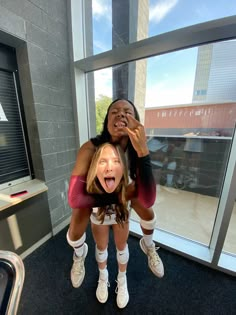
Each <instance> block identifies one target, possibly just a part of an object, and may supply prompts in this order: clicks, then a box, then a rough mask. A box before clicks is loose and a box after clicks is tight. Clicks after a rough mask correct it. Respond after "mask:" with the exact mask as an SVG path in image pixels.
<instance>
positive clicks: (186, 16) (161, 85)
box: [92, 0, 236, 107]
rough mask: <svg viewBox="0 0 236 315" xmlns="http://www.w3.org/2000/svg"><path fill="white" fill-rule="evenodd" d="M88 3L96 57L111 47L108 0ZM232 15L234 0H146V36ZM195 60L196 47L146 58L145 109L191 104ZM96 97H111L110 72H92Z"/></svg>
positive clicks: (108, 70) (110, 21)
mask: <svg viewBox="0 0 236 315" xmlns="http://www.w3.org/2000/svg"><path fill="white" fill-rule="evenodd" d="M117 1H118V0H117ZM127 1H128V0H127ZM92 4H93V45H94V54H98V53H101V52H104V51H107V50H110V49H111V48H112V46H111V44H112V43H111V41H112V33H111V32H112V29H111V25H112V15H111V0H93V1H92ZM234 14H236V1H235V0H227V5H226V2H225V0H218V1H215V0H198V1H195V0H149V32H148V36H149V37H151V36H155V35H159V34H162V33H165V32H169V31H172V30H175V29H178V28H182V27H186V26H190V25H194V24H197V23H202V22H206V21H210V20H214V19H218V18H222V17H225V16H231V15H234ZM196 61H197V48H190V49H185V50H181V51H178V52H173V53H168V54H165V55H161V56H156V57H152V58H148V59H147V77H146V79H147V83H146V100H145V107H156V106H162V105H175V104H188V103H191V102H192V94H193V85H194V77H195V70H196ZM99 94H103V95H107V96H111V95H112V73H111V69H104V70H100V71H96V72H95V95H96V97H98V95H99Z"/></svg>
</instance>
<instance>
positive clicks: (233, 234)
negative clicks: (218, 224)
mask: <svg viewBox="0 0 236 315" xmlns="http://www.w3.org/2000/svg"><path fill="white" fill-rule="evenodd" d="M235 226H236V202H235V203H234V209H233V212H232V216H231V219H230V223H229V228H228V231H227V234H226V238H225V242H224V247H223V251H224V252H226V253H230V254H233V255H236V229H235Z"/></svg>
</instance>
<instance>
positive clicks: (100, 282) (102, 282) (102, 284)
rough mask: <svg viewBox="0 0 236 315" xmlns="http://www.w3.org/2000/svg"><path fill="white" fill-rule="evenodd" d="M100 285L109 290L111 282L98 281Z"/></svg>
mask: <svg viewBox="0 0 236 315" xmlns="http://www.w3.org/2000/svg"><path fill="white" fill-rule="evenodd" d="M98 285H99V287H100V288H102V289H103V288H104V289H106V288H107V287H108V288H109V287H110V282H109V281H108V280H107V279H106V280H102V279H99V280H98Z"/></svg>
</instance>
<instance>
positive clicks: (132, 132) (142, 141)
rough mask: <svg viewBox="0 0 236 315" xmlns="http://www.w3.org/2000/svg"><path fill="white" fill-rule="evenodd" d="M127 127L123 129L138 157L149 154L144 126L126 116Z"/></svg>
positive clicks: (131, 117)
mask: <svg viewBox="0 0 236 315" xmlns="http://www.w3.org/2000/svg"><path fill="white" fill-rule="evenodd" d="M127 120H128V126H129V127H124V128H125V130H126V131H127V133H128V136H129V138H130V141H131V143H132V145H133V147H134V149H135V150H136V152H137V155H138V157H143V156H146V155H148V154H149V150H148V147H147V140H146V134H145V129H144V126H143V125H142V124H141V123H140V122H139V121H138V120H136V119H135V118H134V117H133V116H131V115H127Z"/></svg>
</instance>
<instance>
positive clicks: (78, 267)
mask: <svg viewBox="0 0 236 315" xmlns="http://www.w3.org/2000/svg"><path fill="white" fill-rule="evenodd" d="M83 268H84V257H83V256H81V257H76V260H75V261H74V266H73V271H74V273H76V274H78V275H79V274H81V273H82V272H83Z"/></svg>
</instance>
